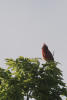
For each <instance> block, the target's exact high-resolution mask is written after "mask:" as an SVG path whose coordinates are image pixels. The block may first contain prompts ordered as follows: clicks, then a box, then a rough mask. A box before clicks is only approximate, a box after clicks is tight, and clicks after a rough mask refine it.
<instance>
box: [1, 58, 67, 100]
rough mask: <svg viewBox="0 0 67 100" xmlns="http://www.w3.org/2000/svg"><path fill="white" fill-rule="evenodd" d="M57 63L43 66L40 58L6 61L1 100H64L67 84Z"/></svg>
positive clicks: (2, 75)
mask: <svg viewBox="0 0 67 100" xmlns="http://www.w3.org/2000/svg"><path fill="white" fill-rule="evenodd" d="M57 64H58V63H57V62H46V63H44V64H41V63H40V61H39V59H38V58H34V59H30V58H24V57H19V58H17V59H16V60H14V59H6V65H7V66H8V68H7V69H2V68H0V100H24V97H25V96H26V97H27V100H29V98H34V99H36V100H62V96H65V97H67V88H66V84H65V83H64V82H63V77H62V71H61V70H60V69H59V68H58V67H57Z"/></svg>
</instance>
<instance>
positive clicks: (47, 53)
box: [42, 44, 54, 61]
mask: <svg viewBox="0 0 67 100" xmlns="http://www.w3.org/2000/svg"><path fill="white" fill-rule="evenodd" d="M42 56H43V59H44V60H46V61H54V57H53V55H52V53H51V52H50V50H49V49H48V46H47V45H46V44H44V45H43V46H42Z"/></svg>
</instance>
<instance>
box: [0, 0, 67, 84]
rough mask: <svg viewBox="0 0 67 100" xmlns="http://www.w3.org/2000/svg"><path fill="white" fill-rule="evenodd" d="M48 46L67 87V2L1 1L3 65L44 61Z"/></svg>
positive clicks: (0, 33)
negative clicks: (29, 59) (44, 46)
mask: <svg viewBox="0 0 67 100" xmlns="http://www.w3.org/2000/svg"><path fill="white" fill-rule="evenodd" d="M44 42H45V43H46V44H47V45H48V47H49V49H50V50H51V52H52V53H53V51H54V58H55V61H58V62H60V63H61V65H60V66H59V68H60V69H61V70H62V71H63V74H64V81H65V82H66V83H67V78H66V77H67V0H0V59H1V60H0V64H1V63H2V60H3V59H4V58H7V57H8V58H11V57H12V58H17V57H19V56H24V57H33V58H34V57H42V55H41V47H42V44H43V43H44Z"/></svg>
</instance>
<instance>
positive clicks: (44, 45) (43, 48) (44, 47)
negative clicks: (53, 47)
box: [42, 43, 48, 51]
mask: <svg viewBox="0 0 67 100" xmlns="http://www.w3.org/2000/svg"><path fill="white" fill-rule="evenodd" d="M42 50H44V51H46V50H48V46H47V45H46V44H45V43H44V44H43V46H42Z"/></svg>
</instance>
